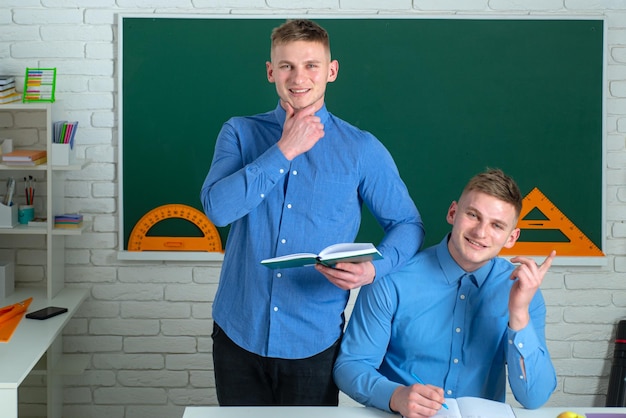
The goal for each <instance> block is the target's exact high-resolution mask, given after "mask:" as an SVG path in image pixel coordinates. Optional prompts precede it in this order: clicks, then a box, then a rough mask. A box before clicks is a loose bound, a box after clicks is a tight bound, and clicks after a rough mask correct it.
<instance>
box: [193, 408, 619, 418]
mask: <svg viewBox="0 0 626 418" xmlns="http://www.w3.org/2000/svg"><path fill="white" fill-rule="evenodd" d="M513 411H514V412H515V416H516V417H517V418H556V417H557V415H559V414H560V413H561V412H564V411H572V412H576V413H577V414H579V415H583V416H587V417H588V418H593V415H591V414H613V415H611V416H610V417H609V416H605V417H600V416H596V417H595V418H626V408H590V407H570V408H564V407H556V408H554V407H551V408H541V409H535V410H529V409H520V408H513ZM397 416H398V415H393V414H388V413H386V412H383V411H379V410H377V409H373V408H363V407H358V406H357V407H351V406H348V407H342V406H340V407H326V406H317V407H315V406H311V407H302V406H277V407H270V406H266V407H259V406H257V407H254V406H237V407H233V406H231V407H219V406H196V407H187V408H185V414H184V415H183V418H390V417H397Z"/></svg>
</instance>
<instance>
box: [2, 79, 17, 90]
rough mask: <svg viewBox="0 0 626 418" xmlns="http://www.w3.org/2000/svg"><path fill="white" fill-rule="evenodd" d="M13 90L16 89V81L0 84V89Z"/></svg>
mask: <svg viewBox="0 0 626 418" xmlns="http://www.w3.org/2000/svg"><path fill="white" fill-rule="evenodd" d="M11 89H12V90H13V91H15V81H12V82H10V83H7V84H2V85H0V91H7V90H11Z"/></svg>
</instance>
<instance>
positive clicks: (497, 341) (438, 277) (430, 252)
mask: <svg viewBox="0 0 626 418" xmlns="http://www.w3.org/2000/svg"><path fill="white" fill-rule="evenodd" d="M521 207H522V196H521V193H520V190H519V188H518V186H517V184H516V183H515V181H514V180H513V179H511V178H510V177H508V176H507V175H505V174H504V173H503V172H502V171H501V170H489V171H486V172H484V173H481V174H478V175H476V176H475V177H473V178H472V179H471V180H470V181H469V183H468V184H467V185H466V186H465V189H464V190H463V193H462V194H461V197H460V198H459V201H458V202H452V204H451V205H450V208H449V209H448V214H447V221H448V223H449V224H451V225H452V232H451V233H450V234H448V235H447V236H446V237H444V239H443V240H442V241H441V243H440V244H438V245H435V246H433V247H430V248H428V249H426V250H424V251H421V252H419V253H418V254H416V255H415V256H414V257H413V258H412V259H411V260H410V261H409V262H408V263H407V264H406V265H405V266H404V267H403V268H401V269H400V270H399V271H397V272H396V273H392V274H389V275H387V276H386V277H384V278H381V279H377V280H376V281H375V282H374V283H372V284H371V285H368V286H364V287H362V288H361V290H360V293H359V297H358V298H357V301H356V304H355V307H354V311H353V313H352V317H351V319H350V322H349V324H348V328H347V330H346V334H345V336H344V339H343V341H342V344H341V351H340V353H339V357H338V358H337V362H336V363H335V367H334V378H335V381H336V383H337V385H338V386H339V389H341V390H342V391H343V392H345V393H346V394H348V395H349V396H350V397H352V398H353V399H355V400H356V401H358V402H360V403H362V404H365V405H368V406H373V407H376V408H379V409H382V410H387V411H391V412H398V413H400V414H402V416H404V417H407V418H414V417H425V416H432V415H434V414H435V413H437V411H438V410H439V409H440V408H441V407H442V404H443V403H444V402H445V400H444V396H445V397H448V398H459V397H462V396H475V397H481V398H486V399H492V400H495V401H501V402H504V400H505V392H506V377H505V376H506V370H505V367H506V366H508V372H509V384H510V387H511V390H512V391H513V394H514V395H515V398H516V399H517V401H518V402H519V403H520V404H522V405H523V406H524V407H526V408H531V409H532V408H538V407H540V406H541V405H543V404H544V403H545V402H546V401H547V400H548V398H549V397H550V395H551V394H552V392H553V391H554V389H555V387H556V373H555V371H554V367H553V366H552V361H551V360H550V355H549V353H548V349H547V348H546V340H545V334H544V331H545V315H546V307H545V304H544V300H543V296H542V295H541V291H540V290H539V286H540V285H541V282H542V281H543V278H544V276H545V274H546V272H547V271H548V269H549V267H550V265H551V264H552V260H553V259H554V257H555V255H556V252H555V251H552V253H551V254H550V255H549V256H548V257H547V258H546V260H545V261H544V263H543V264H542V265H540V266H538V265H537V264H536V263H535V262H534V261H533V260H532V259H530V258H526V257H514V258H512V259H511V262H512V263H517V265H514V264H511V263H510V262H509V261H507V260H505V259H503V258H499V257H497V256H498V253H499V252H500V250H501V249H502V248H503V247H505V248H511V247H512V246H513V245H514V244H515V242H516V241H517V239H518V237H519V234H520V230H519V229H518V228H516V225H517V220H518V217H519V213H520V211H521ZM422 381H423V382H424V383H426V385H424V384H420V383H419V382H422Z"/></svg>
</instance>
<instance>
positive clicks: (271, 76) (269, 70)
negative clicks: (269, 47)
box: [265, 61, 274, 83]
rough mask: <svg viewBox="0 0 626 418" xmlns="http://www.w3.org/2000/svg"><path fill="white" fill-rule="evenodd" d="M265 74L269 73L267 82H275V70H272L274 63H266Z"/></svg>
mask: <svg viewBox="0 0 626 418" xmlns="http://www.w3.org/2000/svg"><path fill="white" fill-rule="evenodd" d="M265 72H266V73H267V81H269V82H270V83H273V82H274V68H272V63H271V62H269V61H266V62H265Z"/></svg>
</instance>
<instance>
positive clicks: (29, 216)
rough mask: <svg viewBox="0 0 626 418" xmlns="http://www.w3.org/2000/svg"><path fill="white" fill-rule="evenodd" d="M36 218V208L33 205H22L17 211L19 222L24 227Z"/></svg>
mask: <svg viewBox="0 0 626 418" xmlns="http://www.w3.org/2000/svg"><path fill="white" fill-rule="evenodd" d="M34 217H35V207H34V206H33V205H20V208H19V209H18V211H17V220H18V222H19V223H21V224H22V225H25V224H27V223H28V222H30V221H32V220H33V218H34Z"/></svg>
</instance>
